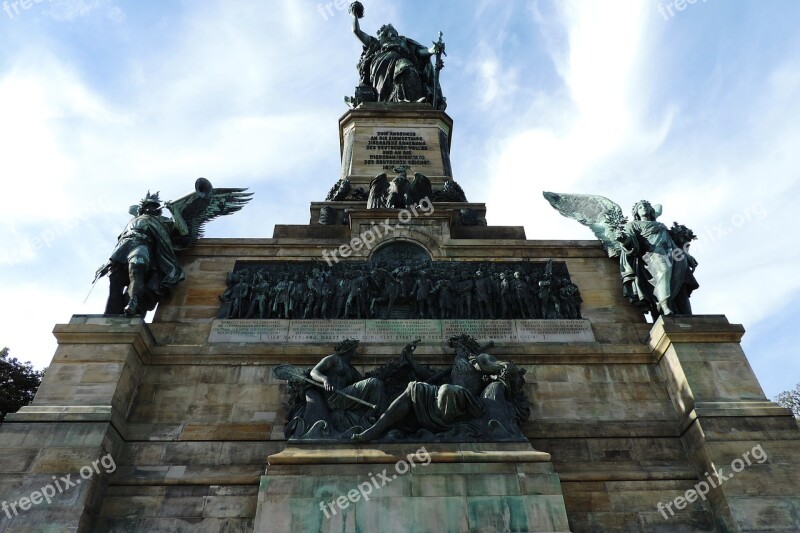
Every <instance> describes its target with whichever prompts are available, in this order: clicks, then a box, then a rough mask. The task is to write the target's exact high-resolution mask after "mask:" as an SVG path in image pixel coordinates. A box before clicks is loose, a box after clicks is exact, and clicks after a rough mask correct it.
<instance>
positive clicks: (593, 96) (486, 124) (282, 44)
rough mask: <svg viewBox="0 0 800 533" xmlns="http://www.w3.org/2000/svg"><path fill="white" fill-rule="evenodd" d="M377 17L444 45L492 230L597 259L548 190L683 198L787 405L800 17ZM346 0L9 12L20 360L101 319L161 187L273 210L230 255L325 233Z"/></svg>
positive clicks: (719, 297) (349, 62)
mask: <svg viewBox="0 0 800 533" xmlns="http://www.w3.org/2000/svg"><path fill="white" fill-rule="evenodd" d="M0 1H1V0H0ZM362 1H363V3H364V5H365V7H366V16H365V18H364V19H362V21H361V23H362V28H363V29H364V30H365V31H367V32H368V33H371V34H374V33H375V32H376V31H377V29H378V28H379V27H380V26H381V25H382V24H385V23H389V22H391V23H393V24H394V25H395V27H397V29H398V30H399V31H400V33H401V34H403V35H406V36H407V37H410V38H413V39H415V40H417V41H420V42H423V43H427V42H431V41H433V40H435V39H436V37H437V35H438V32H439V31H442V32H444V39H445V41H446V42H447V52H448V57H447V58H446V67H445V69H444V70H443V71H442V75H441V76H442V77H441V83H442V86H443V89H444V92H445V95H446V96H447V98H448V104H449V107H448V110H447V111H448V113H449V114H450V115H451V116H452V117H453V119H454V122H455V127H454V134H453V146H452V153H451V158H452V162H453V171H454V174H455V179H456V180H457V181H458V182H459V184H460V185H461V186H462V187H463V188H464V190H465V191H466V193H467V196H468V198H469V199H470V200H471V201H478V202H486V203H487V206H488V213H487V218H488V221H489V223H490V224H492V225H515V226H524V227H525V229H526V232H527V236H528V238H529V239H586V240H589V239H592V238H593V235H592V233H591V232H590V230H589V229H587V228H584V227H582V226H580V225H579V224H577V223H576V222H574V221H571V220H568V219H565V218H562V217H561V216H560V215H559V214H558V213H557V212H556V211H554V210H553V209H552V208H551V207H550V206H549V204H547V202H546V201H545V200H544V198H543V197H542V191H554V192H562V193H584V194H599V195H602V196H606V197H608V198H610V199H612V200H613V201H615V202H616V203H618V204H619V205H621V206H622V207H623V210H624V211H625V212H628V211H629V209H630V206H632V205H633V204H634V203H635V202H636V201H638V200H641V199H648V200H650V201H651V202H653V203H658V204H662V205H663V209H664V212H663V213H664V214H663V216H662V218H661V220H662V221H663V222H665V223H667V224H668V225H671V223H672V222H673V221H678V222H680V223H682V224H685V225H687V226H689V227H690V228H692V229H693V230H694V231H695V233H697V234H698V235H699V237H700V240H699V241H697V242H696V243H695V244H693V246H692V253H693V255H694V256H695V257H696V258H697V260H698V261H699V263H700V266H699V267H698V270H697V273H696V275H697V278H698V281H699V282H700V285H701V288H700V289H699V290H698V291H697V292H696V293H695V294H694V295H693V297H692V305H693V307H694V311H695V313H696V314H724V315H727V317H728V319H729V320H730V321H731V322H732V323H739V324H743V325H744V326H745V328H746V330H747V334H746V335H745V337H744V341H743V347H744V349H745V352H746V353H747V355H748V358H749V360H750V363H751V365H752V366H753V368H754V370H755V372H756V375H757V376H758V378H759V380H760V382H761V384H762V386H763V387H764V389H765V392H766V393H767V395H768V396H769V397H770V398H773V397H775V396H776V395H777V394H778V393H779V392H781V391H783V390H788V389H790V388H793V387H794V385H795V384H796V383H798V382H800V353H798V350H797V348H796V347H797V346H800V328H798V327H797V318H796V317H797V316H798V315H800V300H799V299H798V293H799V292H800V277H798V275H797V271H798V264H799V263H800V257H799V254H800V252H798V250H799V249H800V246H798V244H800V237H798V233H796V232H795V231H794V230H793V229H792V224H793V223H792V219H793V218H792V217H793V216H794V214H793V213H794V212H795V211H794V210H795V209H797V206H798V205H800V186H798V182H800V149H799V147H800V32H797V21H798V20H800V3H798V2H797V1H795V0H772V1H770V2H755V1H746V0H696V1H695V2H691V3H690V2H689V1H686V2H683V1H681V0H630V1H626V0H614V1H609V0H603V1H600V0H597V1H592V0H572V1H566V0H565V1H555V0H527V1H523V0H474V1H470V0H394V1H389V0H362ZM348 3H349V2H342V1H339V2H331V3H328V2H323V3H319V2H317V1H312V0H270V1H269V2H265V1H254V0H251V1H244V0H224V1H222V0H218V1H212V0H192V1H188V0H187V1H177V0H159V1H158V2H142V1H139V2H133V1H122V0H24V1H23V0H17V1H11V2H9V1H6V2H2V4H0V6H2V11H0V179H1V182H2V187H3V189H4V191H3V192H4V194H3V196H4V197H5V198H6V200H5V201H4V205H3V208H2V210H0V302H2V305H0V345H3V346H8V347H9V348H10V349H11V354H12V355H13V356H15V357H17V358H19V359H21V360H30V361H32V362H33V363H34V365H35V366H36V367H37V368H42V367H44V366H46V365H47V364H48V363H49V362H50V360H51V358H52V355H53V353H54V351H55V347H56V342H55V339H54V338H53V335H52V333H51V332H52V329H53V326H54V325H55V324H56V323H65V322H68V321H69V318H70V316H71V315H72V314H86V313H102V311H103V308H104V302H105V296H106V294H107V287H106V283H105V281H103V282H100V283H98V285H97V287H95V290H94V291H93V292H92V293H91V295H90V296H89V298H88V300H86V302H85V303H84V299H85V298H86V297H87V294H88V293H89V291H90V289H91V281H92V278H93V275H94V272H95V270H96V269H97V268H98V267H99V266H101V265H102V264H103V263H104V262H105V260H106V258H107V257H108V255H109V253H110V251H111V250H112V249H113V247H114V244H115V243H116V237H117V235H118V234H119V232H120V231H121V230H122V228H123V227H124V226H125V224H126V222H127V221H128V219H129V216H128V214H127V212H128V206H130V205H132V204H135V203H137V202H138V201H139V199H141V198H142V197H143V196H144V195H145V193H146V192H147V191H148V190H152V191H156V190H158V191H161V195H162V198H163V199H175V198H178V197H180V196H182V195H184V194H186V193H188V192H190V191H191V190H192V189H193V184H194V181H195V179H196V178H198V177H200V176H203V177H206V178H208V179H209V180H211V182H212V183H213V184H214V185H216V186H218V187H249V188H250V190H251V191H254V192H255V197H254V200H253V201H252V202H251V204H250V205H249V206H247V207H246V208H245V210H243V211H242V212H240V213H238V214H237V215H235V216H231V217H226V218H224V219H221V220H218V221H214V222H213V223H211V224H210V225H209V227H208V231H207V236H208V237H236V238H243V237H253V238H264V237H271V236H272V228H273V226H274V225H275V224H306V223H308V221H309V202H310V201H319V200H322V199H324V197H325V195H326V193H327V191H328V189H329V188H330V187H331V185H333V184H334V183H335V182H336V180H337V179H338V172H339V139H338V119H339V117H340V116H341V115H342V114H343V113H344V112H345V111H346V110H347V108H346V106H345V104H344V102H343V96H345V95H348V94H352V93H353V90H354V87H355V85H356V84H357V82H358V76H357V72H356V68H355V65H356V63H357V61H358V57H359V55H360V52H361V45H360V44H359V42H358V41H357V40H356V39H355V37H354V36H353V35H352V33H351V31H350V18H349V16H348V15H347V11H346V4H348ZM782 228H783V229H782Z"/></svg>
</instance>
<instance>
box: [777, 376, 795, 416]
mask: <svg viewBox="0 0 800 533" xmlns="http://www.w3.org/2000/svg"><path fill="white" fill-rule="evenodd" d="M775 401H776V402H778V403H779V404H780V405H782V406H783V407H786V408H788V409H791V410H792V413H794V417H795V418H797V419H798V420H800V383H798V384H797V386H796V387H795V388H794V390H787V391H786V392H782V393H780V394H779V395H778V397H777V398H776V399H775Z"/></svg>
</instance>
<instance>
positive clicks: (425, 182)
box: [408, 172, 433, 204]
mask: <svg viewBox="0 0 800 533" xmlns="http://www.w3.org/2000/svg"><path fill="white" fill-rule="evenodd" d="M408 195H409V196H410V197H411V199H412V200H413V201H414V204H418V203H420V202H421V201H422V200H424V199H425V198H428V200H432V199H433V188H432V187H431V180H429V179H428V176H426V175H425V174H420V173H419V172H414V181H412V182H411V185H409V187H408Z"/></svg>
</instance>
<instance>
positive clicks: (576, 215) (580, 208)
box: [544, 192, 627, 257]
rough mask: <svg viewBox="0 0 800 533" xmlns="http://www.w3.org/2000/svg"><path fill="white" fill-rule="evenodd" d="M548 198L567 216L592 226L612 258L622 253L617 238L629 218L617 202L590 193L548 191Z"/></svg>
mask: <svg viewBox="0 0 800 533" xmlns="http://www.w3.org/2000/svg"><path fill="white" fill-rule="evenodd" d="M544 197H545V199H547V201H548V202H550V205H552V206H553V207H554V208H555V209H556V211H558V212H559V213H561V214H562V215H563V216H565V217H567V218H571V219H573V220H577V221H578V222H580V223H581V224H583V225H584V226H587V227H588V228H589V229H591V230H592V232H594V234H595V236H596V237H597V238H598V239H599V240H600V242H601V243H602V244H603V248H604V249H605V250H606V252H608V256H609V257H617V256H619V255H620V253H621V252H622V248H621V247H620V244H619V242H618V241H617V240H616V237H617V233H618V232H619V230H620V229H621V227H622V226H624V225H625V224H626V223H627V219H626V218H625V216H624V215H623V214H622V209H621V208H620V207H619V206H618V205H617V204H615V203H614V202H612V201H611V200H609V199H608V198H604V197H603V196H595V195H590V194H559V193H554V192H545V193H544Z"/></svg>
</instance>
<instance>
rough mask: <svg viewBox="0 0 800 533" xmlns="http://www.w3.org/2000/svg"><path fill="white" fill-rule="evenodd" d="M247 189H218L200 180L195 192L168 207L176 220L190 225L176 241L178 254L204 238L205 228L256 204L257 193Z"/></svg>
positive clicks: (206, 181)
mask: <svg viewBox="0 0 800 533" xmlns="http://www.w3.org/2000/svg"><path fill="white" fill-rule="evenodd" d="M246 191H247V189H239V188H236V189H215V188H214V187H212V186H211V183H210V182H209V181H208V180H207V179H205V178H200V179H198V180H197V182H196V183H195V192H193V193H191V194H188V195H186V196H184V197H183V198H180V199H178V200H175V201H174V202H170V203H169V204H168V206H167V207H168V208H169V210H170V211H171V212H172V214H173V216H176V217H177V216H179V217H181V218H182V219H183V221H184V222H185V223H186V229H187V230H188V231H187V234H186V235H183V236H181V237H178V238H175V239H173V246H174V247H175V249H176V250H185V249H187V248H190V247H191V246H194V244H195V243H196V242H197V241H198V239H200V238H202V237H203V233H204V231H205V225H206V223H207V222H209V221H211V220H214V219H215V218H218V217H221V216H225V215H230V214H232V213H235V212H237V211H239V210H241V209H242V208H243V207H244V206H245V205H247V203H248V202H249V201H250V200H252V196H253V193H251V192H246Z"/></svg>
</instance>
